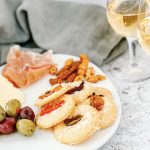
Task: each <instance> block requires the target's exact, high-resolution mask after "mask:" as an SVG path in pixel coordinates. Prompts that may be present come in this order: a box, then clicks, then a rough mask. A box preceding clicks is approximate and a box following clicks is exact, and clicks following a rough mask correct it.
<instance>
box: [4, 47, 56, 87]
mask: <svg viewBox="0 0 150 150" xmlns="http://www.w3.org/2000/svg"><path fill="white" fill-rule="evenodd" d="M54 65H55V64H54V62H53V60H52V51H51V50H49V51H47V52H45V53H44V54H39V53H35V52H31V51H20V47H19V46H18V45H15V46H13V47H11V48H10V51H9V53H8V55H7V64H6V66H5V67H4V69H3V71H2V75H3V76H4V77H6V78H7V79H8V80H9V81H10V82H11V83H13V85H14V86H15V87H18V88H21V87H25V86H27V85H29V84H31V83H33V82H35V81H37V80H39V79H40V78H42V77H43V76H45V75H46V74H48V73H49V69H50V68H51V67H52V66H54Z"/></svg>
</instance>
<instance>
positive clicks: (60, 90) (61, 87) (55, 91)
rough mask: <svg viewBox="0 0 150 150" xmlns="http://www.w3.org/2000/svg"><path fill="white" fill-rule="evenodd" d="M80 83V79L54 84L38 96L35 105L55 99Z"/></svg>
mask: <svg viewBox="0 0 150 150" xmlns="http://www.w3.org/2000/svg"><path fill="white" fill-rule="evenodd" d="M81 83H82V81H80V82H72V83H62V84H57V85H54V86H52V87H50V88H49V89H48V90H47V91H46V92H44V93H43V94H42V95H41V96H39V99H38V100H37V101H36V102H35V105H36V106H38V107H40V106H42V105H45V104H47V103H49V102H51V101H53V100H55V99H56V98H58V97H60V96H62V95H64V94H65V93H67V92H68V91H69V90H71V89H73V88H75V87H76V86H80V84H81Z"/></svg>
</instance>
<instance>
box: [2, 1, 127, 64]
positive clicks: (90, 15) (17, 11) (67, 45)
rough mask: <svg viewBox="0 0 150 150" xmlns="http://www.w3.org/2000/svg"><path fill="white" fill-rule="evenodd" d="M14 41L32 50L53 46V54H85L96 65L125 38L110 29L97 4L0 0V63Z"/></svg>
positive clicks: (106, 59) (110, 55)
mask: <svg viewBox="0 0 150 150" xmlns="http://www.w3.org/2000/svg"><path fill="white" fill-rule="evenodd" d="M14 43H19V44H20V45H21V46H23V47H29V48H32V47H33V48H34V50H35V51H36V49H35V48H41V49H53V51H54V52H55V53H66V54H73V55H77V56H78V55H79V54H80V53H86V54H88V55H89V57H90V59H91V60H92V61H93V62H95V63H96V64H98V65H102V64H104V63H107V62H109V61H110V60H112V59H114V58H115V57H117V56H118V55H120V54H122V53H123V52H124V51H125V50H126V49H127V43H126V40H125V39H123V38H122V37H121V36H119V35H117V34H116V33H115V32H114V31H113V30H112V29H111V27H110V26H109V24H108V21H107V17H106V12H105V10H104V8H102V7H100V6H96V5H90V4H79V3H73V2H62V1H52V0H41V1H38V0H15V1H12V0H0V53H1V61H0V62H1V63H3V62H4V61H5V57H6V54H7V52H8V47H9V46H10V45H12V44H14ZM37 51H38V52H42V50H40V49H37Z"/></svg>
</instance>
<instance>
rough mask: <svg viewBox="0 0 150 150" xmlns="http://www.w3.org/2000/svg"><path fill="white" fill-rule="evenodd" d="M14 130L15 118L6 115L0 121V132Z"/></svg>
mask: <svg viewBox="0 0 150 150" xmlns="http://www.w3.org/2000/svg"><path fill="white" fill-rule="evenodd" d="M15 131H16V119H15V118H13V117H7V118H6V119H5V120H4V121H3V122H1V123H0V133H1V134H11V133H13V132H15Z"/></svg>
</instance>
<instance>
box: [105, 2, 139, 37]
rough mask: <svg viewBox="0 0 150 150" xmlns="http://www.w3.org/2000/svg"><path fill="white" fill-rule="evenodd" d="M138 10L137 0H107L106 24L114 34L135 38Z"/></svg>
mask: <svg viewBox="0 0 150 150" xmlns="http://www.w3.org/2000/svg"><path fill="white" fill-rule="evenodd" d="M138 9H139V4H138V1H137V0H124V1H123V0H109V1H108V3H107V17H108V22H109V23H110V25H111V26H112V28H113V29H114V30H115V31H116V33H118V34H120V35H122V36H125V37H134V38H136V36H137V35H136V28H137V16H138Z"/></svg>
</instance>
